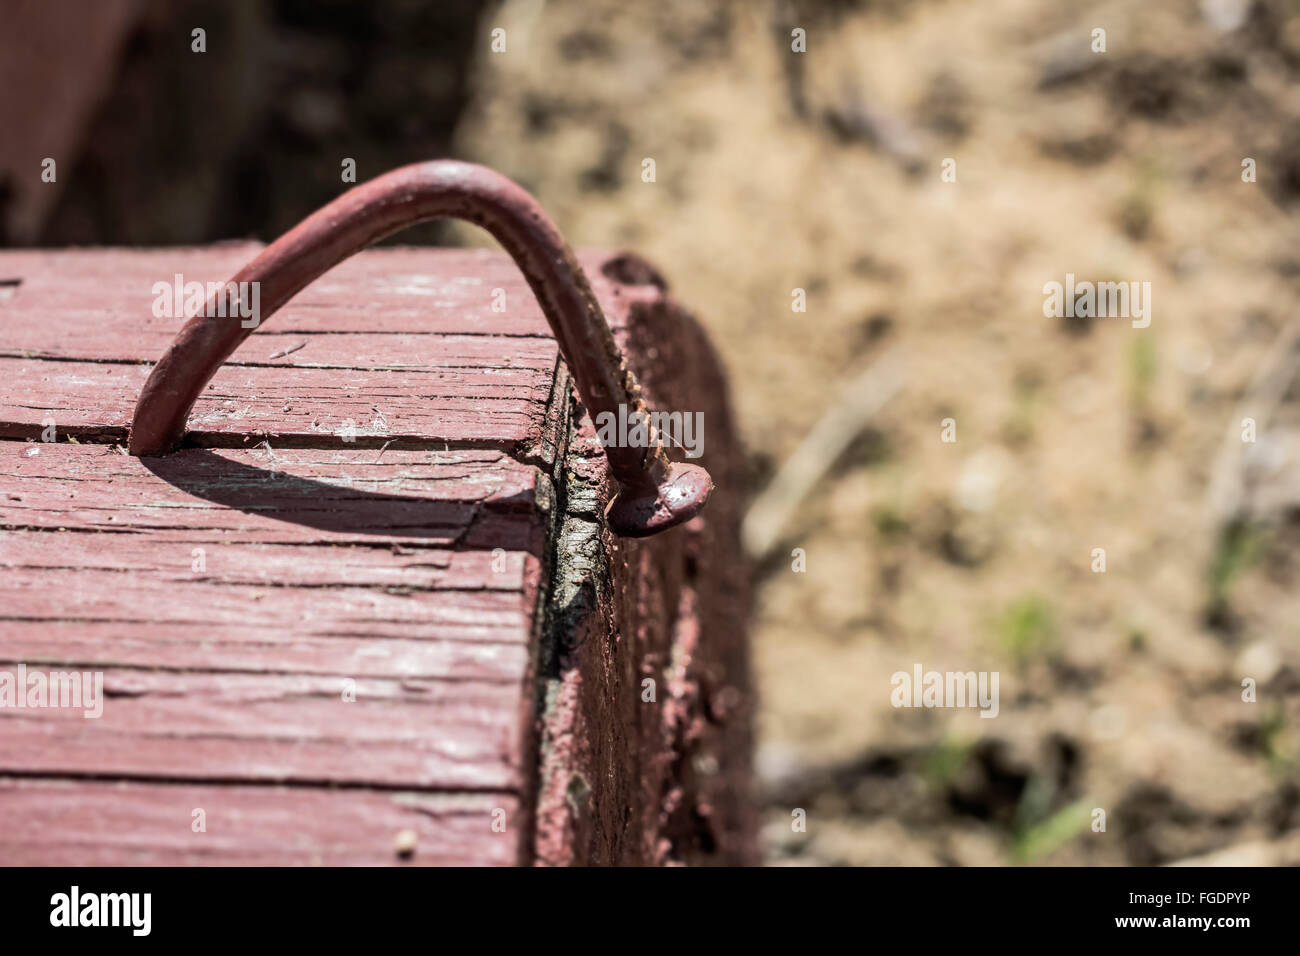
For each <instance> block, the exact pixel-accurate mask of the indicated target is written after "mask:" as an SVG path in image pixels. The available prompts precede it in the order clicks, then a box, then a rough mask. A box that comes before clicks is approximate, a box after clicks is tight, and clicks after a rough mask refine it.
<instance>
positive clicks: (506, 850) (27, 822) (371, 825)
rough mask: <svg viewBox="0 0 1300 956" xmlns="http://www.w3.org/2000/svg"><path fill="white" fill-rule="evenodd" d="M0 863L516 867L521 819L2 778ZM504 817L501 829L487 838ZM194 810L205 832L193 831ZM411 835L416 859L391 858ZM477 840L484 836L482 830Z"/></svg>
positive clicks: (453, 802)
mask: <svg viewBox="0 0 1300 956" xmlns="http://www.w3.org/2000/svg"><path fill="white" fill-rule="evenodd" d="M0 807H2V808H4V812H5V813H6V814H7V815H8V818H9V819H10V820H13V821H20V822H17V823H16V825H15V826H12V827H5V828H3V829H0V865H5V866H155V865H163V866H166V865H175V864H176V863H177V862H178V861H186V862H189V863H196V864H201V865H204V866H287V865H288V866H292V865H307V866H340V865H362V866H374V865H383V864H388V863H401V864H406V865H412V866H481V865H490V864H497V865H500V864H509V863H513V862H514V861H515V860H516V859H517V857H518V853H519V847H518V844H519V839H520V837H519V832H518V831H517V830H515V829H513V828H512V827H511V825H510V824H511V823H512V822H514V821H517V820H518V819H519V818H520V816H521V814H520V812H519V808H518V798H517V797H515V796H514V795H513V794H508V793H495V794H494V793H481V794H480V793H466V794H426V793H414V792H382V791H374V790H324V789H318V788H310V787H248V786H229V785H224V784H179V785H178V784H154V783H124V782H107V781H97V780H49V779H21V778H3V777H0ZM498 809H500V810H503V811H504V812H505V816H504V819H505V821H506V829H505V831H504V832H494V831H493V830H492V829H491V821H492V819H493V811H494V810H498ZM195 810H203V811H204V813H203V817H202V820H203V826H204V827H205V829H204V831H203V832H195V830H194V826H195V822H194V821H195V820H197V819H199V818H197V817H196V816H195V815H194V811H195ZM407 831H410V832H411V833H414V835H415V844H414V852H412V853H411V854H410V856H409V857H404V856H402V855H400V854H399V853H398V852H397V846H398V843H399V836H400V835H402V834H405V833H406V832H407ZM485 831H486V832H485Z"/></svg>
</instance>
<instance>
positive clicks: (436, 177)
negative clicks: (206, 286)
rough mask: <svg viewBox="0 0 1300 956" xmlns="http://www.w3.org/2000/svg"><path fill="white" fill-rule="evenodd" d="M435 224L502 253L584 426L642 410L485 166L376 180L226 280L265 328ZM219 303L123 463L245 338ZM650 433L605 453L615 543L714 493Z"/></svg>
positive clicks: (614, 351)
mask: <svg viewBox="0 0 1300 956" xmlns="http://www.w3.org/2000/svg"><path fill="white" fill-rule="evenodd" d="M442 218H454V219H465V220H467V221H469V222H472V223H474V224H475V225H478V226H481V227H482V228H484V229H486V230H487V231H488V232H490V233H491V234H492V235H493V236H494V237H495V238H496V239H497V241H498V242H500V243H501V245H502V246H503V247H504V248H505V250H506V251H507V252H508V253H510V255H511V257H512V258H513V259H514V260H515V263H516V264H517V265H518V266H519V270H520V271H521V272H522V273H523V275H524V278H525V279H526V280H528V285H529V286H530V287H531V288H532V290H533V294H534V295H536V296H537V301H538V303H539V304H540V305H541V307H542V312H543V313H544V314H545V315H546V318H547V321H549V322H550V324H551V329H552V330H553V331H554V333H555V338H556V340H557V341H558V342H559V345H560V351H561V353H562V354H563V355H564V360H565V361H566V362H567V363H568V365H569V370H570V372H571V373H572V375H573V379H574V382H575V384H576V385H577V388H578V394H579V396H581V398H582V401H583V404H584V405H586V406H587V409H588V411H589V412H590V413H591V414H592V416H593V418H595V417H596V416H597V415H598V414H599V413H601V412H608V413H610V414H611V415H614V416H617V415H618V413H619V406H620V405H623V406H625V408H626V409H628V410H630V411H631V412H632V413H639V414H643V415H644V414H645V413H646V405H645V401H644V399H643V398H642V395H641V387H640V386H639V385H638V384H637V381H636V377H635V376H634V375H633V374H632V371H631V369H630V368H629V367H628V365H627V361H626V360H625V358H624V356H623V353H622V351H621V350H620V349H619V347H618V345H617V343H616V342H615V341H614V337H613V335H612V334H611V332H610V330H609V323H608V322H607V321H606V320H605V315H604V313H603V312H602V311H601V309H600V305H599V304H598V303H597V301H596V296H595V294H594V293H593V292H592V291H591V286H590V284H589V283H588V282H587V277H586V275H585V274H584V273H583V271H582V268H581V267H580V266H579V265H578V262H577V260H576V259H575V258H574V256H573V253H572V252H571V251H570V249H569V247H568V244H567V243H565V241H564V238H563V237H562V236H561V235H560V233H559V230H558V229H556V227H555V224H554V223H553V222H551V220H550V218H549V217H548V216H547V215H546V213H545V212H544V211H543V210H542V207H541V206H540V205H538V203H537V201H536V200H535V199H533V197H532V196H530V195H529V194H528V193H527V192H526V191H525V190H524V189H523V188H522V187H520V186H519V185H518V184H516V183H514V182H512V181H511V180H509V179H507V178H506V177H505V176H502V175H501V174H500V173H496V172H494V171H492V170H490V169H487V168H485V167H483V166H477V165H475V164H473V163H462V162H457V161H454V160H437V161H434V162H427V163H417V164H414V165H411V166H403V167H401V168H399V169H395V170H393V171H392V172H389V173H385V174H384V175H382V176H379V177H378V178H376V179H373V180H371V181H370V182H368V183H365V184H363V185H360V186H357V187H356V188H354V189H351V190H349V191H348V192H346V193H344V194H343V195H342V196H340V197H339V198H338V199H336V200H334V201H333V202H331V203H330V204H329V205H327V206H324V207H323V208H321V209H319V210H317V211H316V212H315V213H313V214H312V215H310V216H308V217H307V218H306V219H304V220H303V221H302V222H300V223H299V224H298V225H297V226H295V227H294V228H293V229H291V230H290V231H289V232H287V233H285V234H284V235H283V236H281V237H280V238H279V239H277V240H276V241H275V242H273V243H271V245H269V246H267V247H266V248H265V249H264V250H262V252H261V254H260V255H258V256H257V258H255V259H253V261H252V262H250V263H248V265H246V266H244V268H243V269H241V270H240V271H239V272H238V273H236V274H235V276H234V277H233V278H232V279H231V280H230V281H231V282H232V283H253V282H256V283H259V284H260V289H259V293H260V308H261V315H260V316H259V320H265V319H267V318H270V316H271V315H273V314H274V313H275V312H276V310H277V309H279V308H280V307H281V306H283V305H284V304H285V303H286V302H288V301H289V300H290V299H291V298H293V296H295V295H296V294H297V293H298V292H299V291H301V290H302V289H303V288H304V287H305V286H306V285H307V284H308V283H310V282H312V281H313V280H314V279H316V278H317V277H318V276H320V275H321V274H322V273H324V272H325V271H327V270H328V269H330V268H332V267H333V266H335V265H337V264H338V263H339V262H342V261H343V260H344V259H346V258H348V257H349V256H351V255H352V254H354V253H356V252H359V251H360V250H362V249H364V248H365V247H367V246H369V245H371V244H372V243H374V242H377V241H378V240H380V239H383V238H384V237H386V236H389V235H392V234H393V233H395V232H398V231H400V230H401V229H404V228H406V227H407V226H413V225H416V224H417V223H421V222H427V221H429V220H431V219H442ZM236 287H237V288H245V287H244V286H239V285H237V286H236ZM222 294H224V293H218V294H217V295H222ZM216 306H217V302H216V298H215V297H214V299H213V301H210V302H209V303H208V308H206V309H205V310H204V313H203V314H199V315H196V316H193V317H192V318H191V319H190V320H189V321H188V322H186V323H185V325H184V327H183V328H182V329H181V330H180V332H179V333H178V334H177V336H176V339H175V340H174V341H173V342H172V344H171V345H170V346H169V347H168V348H167V351H166V352H164V353H163V356H162V358H160V359H159V360H158V364H157V365H155V366H154V369H153V372H152V373H151V374H150V376H149V379H148V381H146V382H145V384H144V388H143V389H141V391H140V398H139V400H138V401H137V402H136V406H135V415H134V416H133V420H132V423H131V429H130V433H129V436H128V448H129V450H130V452H131V454H132V455H137V456H144V455H165V454H168V453H169V452H171V451H173V450H174V449H175V448H176V447H177V446H178V445H179V444H180V442H181V439H182V438H183V437H184V435H185V423H186V420H187V419H188V417H189V413H190V409H191V408H192V407H193V406H194V403H195V401H196V400H197V399H198V397H199V395H200V394H201V393H202V391H203V389H204V387H205V386H206V385H207V383H208V382H209V381H210V380H211V379H212V376H213V375H215V374H216V371H217V369H218V368H220V366H221V364H222V362H224V361H225V360H226V359H227V358H228V357H229V356H230V354H231V353H232V352H234V351H235V349H236V348H238V347H239V344H240V343H241V342H243V341H244V339H245V338H247V337H248V336H249V335H250V334H251V333H252V332H253V329H252V328H245V327H244V325H243V323H241V322H239V321H231V320H230V319H227V318H222V317H220V316H219V315H218V311H219V310H218V309H217V307H216ZM222 311H224V310H222ZM259 324H260V322H259ZM650 431H651V434H650V441H649V443H648V447H647V448H633V447H626V446H613V445H611V446H606V448H605V454H606V457H607V458H608V460H609V470H610V472H611V474H612V475H613V476H614V478H615V479H616V481H617V482H618V484H619V490H618V494H617V497H616V498H615V499H614V500H613V501H612V502H611V503H610V506H609V508H608V509H607V511H606V516H607V519H608V522H609V526H610V527H611V528H612V529H613V530H614V531H615V532H616V533H617V534H620V535H623V536H624V537H645V536H646V535H651V534H656V533H657V532H660V531H664V530H666V529H668V528H671V527H673V526H675V525H678V524H681V523H682V522H683V521H687V520H689V519H690V518H692V517H693V516H694V515H696V514H698V513H699V511H700V509H701V508H703V507H704V504H705V502H706V501H707V500H708V497H709V493H710V492H711V491H712V490H713V483H712V481H711V480H710V478H709V475H708V472H706V471H705V470H704V469H703V468H701V467H699V466H698V465H690V464H685V463H682V462H672V461H669V459H668V457H667V455H665V453H664V450H663V445H662V441H661V439H660V437H659V436H658V434H656V433H654V431H653V429H651V430H650Z"/></svg>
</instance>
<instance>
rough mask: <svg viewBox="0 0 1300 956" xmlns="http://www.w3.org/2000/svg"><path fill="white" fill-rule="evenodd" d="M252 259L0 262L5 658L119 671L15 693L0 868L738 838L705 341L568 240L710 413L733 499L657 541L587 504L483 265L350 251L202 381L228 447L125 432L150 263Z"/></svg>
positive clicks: (549, 380) (539, 357) (200, 253)
mask: <svg viewBox="0 0 1300 956" xmlns="http://www.w3.org/2000/svg"><path fill="white" fill-rule="evenodd" d="M256 248H257V247H256V246H253V245H250V244H233V245H223V246H216V247H212V248H210V249H189V250H147V251H124V250H86V251H77V250H72V251H57V252H45V251H37V252H0V279H19V280H21V282H20V284H19V285H18V286H17V288H16V290H15V291H14V295H12V296H11V297H9V298H7V299H5V300H2V301H0V672H3V671H7V670H12V669H14V668H15V667H16V666H17V665H18V664H19V663H20V662H21V663H23V664H24V665H25V666H27V667H28V668H36V669H43V670H71V669H77V670H94V671H99V672H102V674H103V679H104V687H105V691H106V693H107V695H108V696H107V697H106V698H105V702H104V712H103V716H102V717H100V718H98V719H91V720H87V719H85V718H84V717H83V716H82V714H81V712H80V711H69V710H57V709H56V710H49V709H42V710H32V709H6V708H0V864H4V863H21V864H29V863H48V864H146V865H148V864H176V863H220V864H225V863H232V864H233V863H243V864H248V863H253V864H264V863H266V864H269V863H279V864H283V863H386V862H392V863H401V862H403V858H401V857H399V856H398V854H397V852H396V846H397V842H398V834H399V833H401V832H403V831H407V830H410V831H413V832H414V833H415V834H416V851H415V853H414V856H413V857H411V858H410V860H409V862H411V863H414V864H421V863H520V862H531V861H534V860H537V861H541V862H557V863H566V862H665V861H668V860H671V859H682V860H691V861H696V860H699V861H705V860H707V859H713V858H725V859H729V860H733V861H734V860H742V859H748V857H747V856H746V854H747V853H748V852H749V848H750V847H751V846H752V844H751V843H750V835H751V834H752V820H751V819H750V818H749V817H748V816H746V811H745V810H744V807H745V806H746V805H747V804H746V802H745V786H746V781H747V766H748V765H747V756H746V755H747V753H748V742H747V736H746V734H747V730H746V728H747V726H748V724H747V719H748V718H747V716H746V715H745V714H744V712H743V708H741V709H736V710H735V711H734V712H735V713H737V714H740V715H741V716H740V717H739V718H735V717H726V718H723V717H719V716H718V714H721V713H723V711H724V710H725V708H724V707H723V706H722V705H721V704H720V703H719V702H718V701H719V700H723V699H725V700H731V698H732V696H733V695H732V694H731V693H729V691H736V689H737V688H739V689H740V690H743V689H744V688H745V687H746V680H747V672H746V669H745V661H744V656H743V625H742V620H743V612H744V607H743V603H744V602H743V581H742V578H741V577H738V575H740V573H741V572H740V571H739V570H738V569H739V567H740V566H739V565H738V563H737V562H736V561H735V559H734V554H735V551H734V548H735V546H736V542H735V530H736V527H735V524H736V522H735V517H736V514H735V492H734V487H735V482H736V480H737V474H738V464H739V456H738V452H737V447H736V443H735V440H734V438H733V437H732V435H731V432H730V424H729V413H728V412H727V410H726V408H725V400H724V397H723V390H722V388H721V382H720V378H719V375H718V372H717V368H716V365H714V364H711V362H712V359H711V353H709V352H708V350H707V345H705V346H704V347H703V351H702V352H699V353H698V354H697V353H695V352H691V351H689V350H683V349H682V348H681V347H680V342H681V341H685V338H686V337H689V336H690V335H697V334H698V329H697V328H696V327H694V326H693V325H692V324H691V323H690V322H689V320H687V319H685V318H684V316H683V315H681V314H679V313H677V312H675V311H673V310H672V309H669V308H667V306H666V303H667V299H666V298H665V297H664V295H663V293H662V291H661V290H660V289H658V288H657V287H655V286H649V285H644V286H643V285H624V284H622V283H620V282H617V281H614V280H613V279H610V278H608V277H606V276H605V275H604V274H603V272H602V265H603V264H604V263H605V261H606V259H605V257H603V256H601V255H599V254H587V255H584V256H582V257H581V258H582V259H583V261H584V263H585V264H586V266H587V269H588V272H589V274H590V276H591V279H592V284H593V287H594V289H595V291H596V293H597V295H598V296H599V298H600V299H601V302H602V305H603V307H604V308H605V310H606V312H607V314H608V315H609V318H610V320H611V324H612V325H614V326H615V328H616V329H618V330H620V336H622V337H623V338H624V339H625V340H626V339H627V338H628V337H629V336H631V337H632V338H633V339H635V337H636V336H637V335H638V334H639V332H640V330H642V329H643V328H645V327H646V326H649V327H652V328H655V329H657V330H659V331H660V332H662V333H665V334H666V335H667V339H666V340H665V341H662V342H658V341H656V342H641V343H639V344H636V345H635V347H634V351H633V356H634V358H636V364H638V366H640V367H638V372H639V373H640V372H641V371H642V368H644V370H645V371H646V372H648V373H649V376H648V378H644V381H645V382H646V384H647V388H648V390H649V394H650V395H651V397H652V398H654V397H655V396H656V395H657V394H659V393H661V394H662V395H663V396H665V397H666V399H667V400H668V401H670V402H671V403H672V404H671V405H670V406H669V407H672V408H678V409H681V410H696V409H698V410H703V411H705V412H706V414H707V415H709V426H708V431H707V434H708V435H709V436H710V446H709V454H708V455H706V458H705V462H704V463H705V464H706V465H707V466H708V467H709V468H710V470H711V471H712V472H713V474H714V476H715V479H717V480H718V481H719V487H720V490H719V492H718V493H717V494H715V496H714V500H713V502H711V504H710V506H709V510H708V511H707V512H706V514H705V515H704V516H703V517H702V518H701V519H697V520H696V521H695V522H692V523H691V525H690V526H689V527H688V528H687V529H685V530H683V531H681V532H673V533H671V534H668V535H664V536H662V537H661V538H657V539H652V540H649V541H646V542H635V543H633V542H624V541H619V540H616V539H613V538H611V537H610V536H609V535H608V534H607V532H603V531H602V530H601V528H600V525H599V523H598V515H599V514H600V511H601V509H602V508H603V507H604V503H605V501H606V500H607V494H608V492H607V489H606V480H605V473H604V460H603V457H601V456H600V455H599V449H598V447H597V446H595V445H593V444H592V443H591V441H590V439H589V438H588V439H587V440H586V441H585V442H576V443H575V442H574V439H573V429H574V428H575V427H576V424H577V422H576V416H577V414H578V409H577V407H576V403H574V401H573V399H572V397H571V395H570V388H569V384H568V379H567V373H566V372H565V370H564V369H563V366H562V364H560V363H559V361H558V350H557V348H556V346H555V343H554V341H553V340H552V338H551V336H550V333H549V328H548V327H547V325H546V322H545V320H544V318H543V317H542V316H541V313H540V310H538V308H537V306H536V303H535V302H534V301H533V300H532V297H531V293H529V292H528V290H527V289H526V287H525V286H524V284H523V281H522V280H521V279H520V278H519V276H518V273H517V271H516V270H515V269H514V266H513V264H511V263H510V261H509V260H508V259H507V258H506V257H505V256H503V255H501V254H498V253H488V252H478V251H454V252H453V251H445V250H438V251H435V250H412V249H383V250H373V251H370V252H366V253H364V254H362V255H360V256H358V257H356V258H354V259H353V260H350V261H349V262H347V263H345V264H344V265H342V266H340V267H339V268H338V269H336V270H334V271H332V272H330V273H329V274H328V275H327V276H325V277H324V278H322V279H321V280H320V281H318V282H317V283H315V284H314V285H312V286H310V287H308V288H307V289H306V290H304V292H303V293H301V294H300V296H299V297H298V298H297V299H295V300H294V301H293V302H292V303H291V304H290V305H288V306H287V307H286V308H285V309H284V310H283V311H282V312H281V313H280V314H277V315H276V316H275V317H274V318H273V319H272V320H271V321H270V322H268V323H267V325H266V327H265V328H264V329H262V330H259V332H258V333H257V334H256V335H253V336H252V337H250V339H249V340H248V341H247V342H246V343H245V344H244V345H243V346H242V347H241V349H240V350H239V351H238V352H237V353H236V354H235V356H234V357H233V361H232V363H231V364H228V365H227V366H226V367H224V368H223V369H222V371H221V372H220V373H219V374H218V376H217V378H216V379H215V380H214V381H213V383H212V388H211V389H209V395H208V396H205V398H204V399H202V400H201V401H200V402H199V404H198V405H197V406H196V408H195V412H194V414H193V416H192V417H191V422H190V428H191V436H190V438H191V444H192V445H194V446H217V447H188V448H186V449H184V450H182V451H181V452H179V453H177V454H176V455H173V456H171V457H169V458H166V459H153V460H138V459H134V458H130V457H127V456H125V455H123V454H121V453H120V449H119V448H117V447H115V446H116V445H118V444H120V443H122V442H123V441H124V440H125V435H126V426H127V425H128V423H129V417H130V414H131V411H132V409H133V407H134V402H135V398H136V395H137V394H138V391H139V387H140V385H141V384H142V383H143V381H144V378H145V376H146V375H147V373H148V369H149V363H151V362H152V361H153V360H154V359H156V357H157V356H158V355H159V354H160V353H161V351H162V349H163V348H164V347H165V345H166V343H167V341H169V339H170V337H171V335H172V334H173V332H174V330H175V329H176V328H178V327H179V325H180V323H181V318H180V317H175V318H171V317H166V318H156V317H154V316H153V315H152V312H151V305H152V301H153V295H152V285H153V283H154V282H156V281H170V279H171V277H172V275H173V274H174V273H175V272H178V271H179V272H182V273H184V274H185V277H186V279H193V280H196V281H203V282H207V281H220V280H224V279H225V278H227V277H228V276H229V275H230V274H233V272H234V271H235V270H236V269H237V268H238V267H239V266H240V265H242V264H243V263H244V262H246V261H247V260H248V259H249V258H251V256H252V255H253V252H254V250H255V249H256ZM495 289H503V290H505V302H506V311H505V312H494V311H492V293H493V290H495ZM701 341H702V340H701ZM299 343H305V344H303V345H302V347H301V348H297V349H296V350H294V351H292V352H288V351H287V350H288V349H290V348H293V347H295V346H297V345H298V344H299ZM280 352H285V353H286V354H282V355H277V354H276V353H280ZM701 356H703V357H701ZM47 416H48V420H52V421H53V422H54V424H55V429H56V437H57V441H56V442H53V443H47V442H43V441H41V440H40V438H41V436H42V432H43V430H44V423H45V422H46V421H47ZM348 418H351V419H353V420H354V421H355V422H356V423H357V425H358V426H360V427H359V429H358V436H357V441H356V442H344V441H343V440H342V438H341V437H340V436H339V435H337V434H335V432H336V430H337V429H338V428H339V426H340V425H341V424H342V422H343V420H344V419H348ZM70 439H76V441H77V442H79V443H72V441H70ZM264 441H269V444H265V443H264ZM196 549H201V554H202V563H201V565H196V556H197V552H196ZM728 549H732V550H731V551H728ZM642 676H654V677H655V678H656V679H658V680H660V681H662V685H661V686H662V691H661V697H660V698H659V702H657V703H655V704H654V705H645V706H644V707H643V706H642V704H641V703H640V696H639V690H640V683H639V681H640V677H642ZM345 689H347V690H349V691H350V692H352V691H354V692H355V700H346V699H345V694H344V691H345ZM736 692H737V693H739V692H740V691H736ZM542 701H544V702H545V703H544V707H543V709H542V711H541V712H539V711H538V704H539V702H542ZM702 715H707V716H702ZM701 721H704V724H701ZM729 721H731V722H729ZM709 761H712V763H713V765H714V766H715V767H716V768H717V769H716V772H715V773H713V775H712V776H708V777H707V779H706V778H705V777H704V776H701V774H700V773H697V772H696V771H694V770H692V769H690V768H692V767H695V766H696V765H699V766H705V765H706V764H708V763H709ZM195 807H204V808H205V809H206V811H207V832H206V833H194V832H192V831H191V829H190V827H191V812H192V810H193V809H194V808H195ZM501 810H503V811H504V813H505V817H504V823H505V832H504V833H503V832H500V827H499V825H498V826H497V827H496V828H494V826H493V824H494V823H497V824H500V822H502V821H501V820H499V819H498V817H499V814H498V813H497V811H501ZM701 820H703V821H704V822H700V821H701ZM692 821H694V822H692ZM701 828H703V829H701ZM704 830H707V831H708V836H707V839H705V837H703V836H700V833H702V832H704ZM405 839H406V836H405V835H404V836H403V840H405ZM706 843H707V844H708V845H707V846H706V845H705V844H706ZM720 855H721V856H720Z"/></svg>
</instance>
